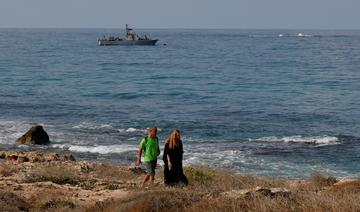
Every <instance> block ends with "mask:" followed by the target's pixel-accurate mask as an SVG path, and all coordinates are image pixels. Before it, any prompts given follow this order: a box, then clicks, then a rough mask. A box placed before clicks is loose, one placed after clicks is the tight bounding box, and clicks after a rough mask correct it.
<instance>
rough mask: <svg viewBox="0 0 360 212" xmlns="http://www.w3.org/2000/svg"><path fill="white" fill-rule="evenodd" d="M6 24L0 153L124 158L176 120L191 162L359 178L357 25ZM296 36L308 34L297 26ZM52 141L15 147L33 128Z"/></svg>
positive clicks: (0, 42) (0, 46)
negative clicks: (126, 30) (133, 27)
mask: <svg viewBox="0 0 360 212" xmlns="http://www.w3.org/2000/svg"><path fill="white" fill-rule="evenodd" d="M121 33H122V32H121V31H119V30H117V29H0V149H15V148H17V149H28V148H35V149H44V148H45V149H54V150H59V151H63V150H65V151H71V152H72V153H74V154H76V156H77V157H78V158H80V159H91V160H98V161H104V160H105V161H111V162H118V163H123V164H129V163H131V162H133V161H134V160H135V157H136V149H137V145H138V142H139V140H140V139H141V138H142V137H143V136H144V135H145V134H146V128H147V127H148V126H149V125H153V124H154V125H156V126H158V127H159V129H160V132H159V138H160V141H161V145H164V141H165V139H166V138H167V136H168V135H169V134H170V132H171V131H172V129H174V128H179V129H180V130H181V132H182V139H183V142H184V146H185V155H184V160H185V163H186V164H197V165H209V166H211V167H216V168H225V169H231V170H234V171H235V172H238V173H247V174H248V173H253V174H259V175H271V176H285V177H291V178H299V177H306V176H309V175H310V174H311V173H312V172H314V171H320V172H324V173H327V174H330V175H334V176H337V177H346V178H347V177H353V178H354V177H360V165H359V161H360V31H315V30H308V31H305V30H298V31H295V30H294V31H292V30H180V29H176V30H175V29H172V30H170V29H169V30H165V29H162V30H155V29H154V30H138V33H139V34H148V35H150V36H151V37H154V38H158V39H160V41H159V43H158V44H157V45H156V46H128V47H126V46H124V47H122V46H98V45H97V43H96V39H97V37H101V36H102V35H104V34H105V35H110V34H118V35H120V34H121ZM299 33H301V34H299ZM36 123H37V124H42V125H43V126H44V128H45V130H46V131H48V133H49V135H50V139H51V141H52V144H51V145H50V146H48V147H27V146H19V147H16V146H15V145H14V142H15V140H16V138H17V137H19V136H21V135H22V134H23V133H25V132H26V130H27V129H28V128H29V127H30V126H31V125H33V124H36Z"/></svg>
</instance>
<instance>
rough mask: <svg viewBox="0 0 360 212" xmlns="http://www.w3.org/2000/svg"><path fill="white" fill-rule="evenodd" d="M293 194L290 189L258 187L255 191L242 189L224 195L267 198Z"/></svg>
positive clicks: (229, 196)
mask: <svg viewBox="0 0 360 212" xmlns="http://www.w3.org/2000/svg"><path fill="white" fill-rule="evenodd" d="M290 194H291V192H290V190H289V189H286V188H262V187H256V188H255V189H242V190H232V191H227V192H223V193H222V195H223V196H225V197H228V198H239V197H252V196H255V195H262V196H267V197H279V196H281V197H289V195H290Z"/></svg>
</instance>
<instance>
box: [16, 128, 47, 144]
mask: <svg viewBox="0 0 360 212" xmlns="http://www.w3.org/2000/svg"><path fill="white" fill-rule="evenodd" d="M49 142H50V140H49V135H48V134H47V133H46V132H45V130H44V129H43V127H42V126H40V125H38V126H33V127H31V128H30V130H29V131H27V132H26V133H25V134H24V135H23V136H21V137H20V138H18V139H17V140H16V144H38V145H45V144H48V143H49Z"/></svg>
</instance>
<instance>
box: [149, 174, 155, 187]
mask: <svg viewBox="0 0 360 212" xmlns="http://www.w3.org/2000/svg"><path fill="white" fill-rule="evenodd" d="M154 181H155V176H150V183H151V185H154Z"/></svg>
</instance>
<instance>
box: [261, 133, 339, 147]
mask: <svg viewBox="0 0 360 212" xmlns="http://www.w3.org/2000/svg"><path fill="white" fill-rule="evenodd" d="M255 140H256V141H265V142H285V143H291V142H292V143H306V144H315V145H331V144H340V143H339V138H337V137H335V136H327V135H324V136H301V135H296V136H283V137H279V136H269V137H262V138H258V139H255Z"/></svg>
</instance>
